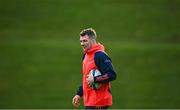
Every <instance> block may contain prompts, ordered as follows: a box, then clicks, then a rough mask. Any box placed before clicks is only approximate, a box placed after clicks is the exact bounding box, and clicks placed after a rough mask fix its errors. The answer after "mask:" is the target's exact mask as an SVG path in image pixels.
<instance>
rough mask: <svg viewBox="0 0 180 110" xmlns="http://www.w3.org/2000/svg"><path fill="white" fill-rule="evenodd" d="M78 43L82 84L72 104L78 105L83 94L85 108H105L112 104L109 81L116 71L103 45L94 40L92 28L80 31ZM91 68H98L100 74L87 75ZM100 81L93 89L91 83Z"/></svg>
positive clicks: (114, 77) (94, 35)
mask: <svg viewBox="0 0 180 110" xmlns="http://www.w3.org/2000/svg"><path fill="white" fill-rule="evenodd" d="M80 44H81V46H82V48H83V51H84V55H83V63H82V73H83V77H82V85H81V86H80V87H79V89H78V91H77V94H76V95H75V96H74V98H73V101H72V103H73V105H74V106H75V107H78V106H79V101H80V98H81V97H82V96H83V100H84V106H85V109H107V108H108V107H109V106H111V105H112V94H111V90H110V89H111V88H110V81H112V80H115V79H116V73H115V71H114V69H113V65H112V62H111V59H110V58H109V56H108V55H107V54H106V53H105V50H104V46H103V45H102V44H100V43H98V42H96V32H95V30H94V29H92V28H87V29H84V30H82V31H81V32H80ZM92 69H98V70H99V71H100V72H101V75H100V76H96V77H93V76H92V75H89V72H90V71H91V70H92ZM94 83H101V87H100V88H99V89H94V88H93V87H92V84H94Z"/></svg>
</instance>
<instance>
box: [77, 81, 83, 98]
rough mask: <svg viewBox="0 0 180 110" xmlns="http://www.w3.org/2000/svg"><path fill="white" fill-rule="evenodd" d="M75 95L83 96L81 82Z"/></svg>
mask: <svg viewBox="0 0 180 110" xmlns="http://www.w3.org/2000/svg"><path fill="white" fill-rule="evenodd" d="M76 95H79V96H81V97H82V96H83V88H82V84H81V85H80V86H79V89H78V91H77V93H76Z"/></svg>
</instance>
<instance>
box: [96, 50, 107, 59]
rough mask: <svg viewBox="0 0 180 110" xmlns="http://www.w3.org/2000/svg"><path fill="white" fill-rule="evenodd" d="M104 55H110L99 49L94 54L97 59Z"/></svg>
mask: <svg viewBox="0 0 180 110" xmlns="http://www.w3.org/2000/svg"><path fill="white" fill-rule="evenodd" d="M103 57H108V56H107V54H106V53H105V52H103V51H98V52H96V53H95V55H94V58H95V59H96V58H103Z"/></svg>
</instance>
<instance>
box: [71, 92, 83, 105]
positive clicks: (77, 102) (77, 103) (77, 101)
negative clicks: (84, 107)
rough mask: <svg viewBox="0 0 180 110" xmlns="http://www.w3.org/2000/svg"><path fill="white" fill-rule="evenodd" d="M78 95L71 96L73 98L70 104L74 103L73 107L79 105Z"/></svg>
mask: <svg viewBox="0 0 180 110" xmlns="http://www.w3.org/2000/svg"><path fill="white" fill-rule="evenodd" d="M80 98H81V97H80V96H79V95H75V96H74V97H73V100H72V104H73V105H74V107H79V105H80V104H79V101H80Z"/></svg>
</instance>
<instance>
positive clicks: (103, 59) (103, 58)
mask: <svg viewBox="0 0 180 110" xmlns="http://www.w3.org/2000/svg"><path fill="white" fill-rule="evenodd" d="M94 61H95V64H96V66H97V67H98V69H99V70H100V72H101V76H97V77H94V82H95V83H107V82H110V81H113V80H115V79H116V77H117V75H116V72H115V70H114V68H113V64H112V61H111V59H110V57H109V56H108V55H106V54H105V53H104V52H96V53H95V57H94Z"/></svg>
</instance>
